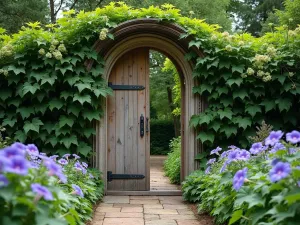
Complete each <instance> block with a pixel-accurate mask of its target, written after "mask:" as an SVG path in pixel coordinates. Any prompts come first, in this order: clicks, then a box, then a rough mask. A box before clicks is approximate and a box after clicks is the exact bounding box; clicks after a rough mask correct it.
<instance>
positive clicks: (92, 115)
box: [82, 110, 101, 121]
mask: <svg viewBox="0 0 300 225" xmlns="http://www.w3.org/2000/svg"><path fill="white" fill-rule="evenodd" d="M82 115H83V117H84V118H85V119H88V120H89V121H92V120H99V119H100V115H101V113H100V110H99V111H98V110H97V111H88V110H84V111H83V113H82Z"/></svg>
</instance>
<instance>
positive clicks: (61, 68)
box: [55, 64, 73, 75]
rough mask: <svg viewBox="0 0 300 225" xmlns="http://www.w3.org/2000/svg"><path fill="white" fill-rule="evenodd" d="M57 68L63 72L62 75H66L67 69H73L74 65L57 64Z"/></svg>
mask: <svg viewBox="0 0 300 225" xmlns="http://www.w3.org/2000/svg"><path fill="white" fill-rule="evenodd" d="M55 70H59V71H60V72H61V73H62V75H65V73H66V72H67V70H69V71H73V67H72V65H70V64H69V65H66V66H62V65H61V66H56V67H55Z"/></svg>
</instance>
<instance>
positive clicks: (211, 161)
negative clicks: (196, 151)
mask: <svg viewBox="0 0 300 225" xmlns="http://www.w3.org/2000/svg"><path fill="white" fill-rule="evenodd" d="M215 162H216V159H215V158H212V159H210V160H208V162H207V163H206V165H210V164H213V163H215Z"/></svg>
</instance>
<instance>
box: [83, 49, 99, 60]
mask: <svg viewBox="0 0 300 225" xmlns="http://www.w3.org/2000/svg"><path fill="white" fill-rule="evenodd" d="M86 56H87V58H88V59H94V60H97V58H98V53H97V52H96V51H93V50H92V51H88V52H86Z"/></svg>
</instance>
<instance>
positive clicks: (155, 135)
mask: <svg viewBox="0 0 300 225" xmlns="http://www.w3.org/2000/svg"><path fill="white" fill-rule="evenodd" d="M150 130H151V138H150V153H151V155H166V154H167V153H168V152H170V147H169V143H170V141H171V140H172V139H173V138H174V137H175V133H174V124H173V121H171V120H151V123H150Z"/></svg>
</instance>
